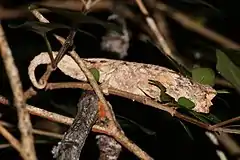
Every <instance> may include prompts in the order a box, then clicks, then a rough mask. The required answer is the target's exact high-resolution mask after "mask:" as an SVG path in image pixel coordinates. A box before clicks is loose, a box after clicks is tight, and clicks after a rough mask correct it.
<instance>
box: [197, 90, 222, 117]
mask: <svg viewBox="0 0 240 160" xmlns="http://www.w3.org/2000/svg"><path fill="white" fill-rule="evenodd" d="M216 95H217V92H216V90H214V89H213V88H211V87H207V89H206V91H205V94H204V95H203V96H202V100H201V101H198V102H197V103H195V105H196V106H195V107H194V108H193V110H194V111H196V112H200V113H209V111H210V107H211V106H212V105H213V103H212V99H213V98H214V97H215V96H216Z"/></svg>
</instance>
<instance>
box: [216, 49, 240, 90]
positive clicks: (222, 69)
mask: <svg viewBox="0 0 240 160" xmlns="http://www.w3.org/2000/svg"><path fill="white" fill-rule="evenodd" d="M216 56H217V66H216V69H217V70H218V72H219V73H220V74H221V75H222V76H223V77H224V78H225V79H226V80H228V81H229V82H230V83H232V84H233V86H234V87H235V88H236V89H238V90H239V88H240V68H239V67H237V66H236V65H235V64H234V63H233V62H232V61H231V60H230V59H229V58H228V56H227V55H226V54H225V53H223V52H222V51H220V50H217V52H216Z"/></svg>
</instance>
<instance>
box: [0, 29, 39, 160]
mask: <svg viewBox="0 0 240 160" xmlns="http://www.w3.org/2000/svg"><path fill="white" fill-rule="evenodd" d="M0 49H1V56H2V59H3V62H4V65H5V68H6V72H7V75H8V78H9V81H10V85H11V88H12V91H13V96H14V106H15V107H16V108H17V112H18V127H19V130H20V132H21V145H22V146H21V147H22V148H23V150H24V157H23V158H24V159H25V160H35V159H36V153H35V148H34V140H33V135H32V124H31V121H30V116H29V114H28V112H27V111H26V104H25V100H24V95H23V90H22V84H21V80H20V77H19V73H18V69H17V67H16V65H15V64H14V59H13V57H12V52H11V50H10V48H9V46H8V43H7V41H6V38H5V35H4V31H3V28H2V26H0Z"/></svg>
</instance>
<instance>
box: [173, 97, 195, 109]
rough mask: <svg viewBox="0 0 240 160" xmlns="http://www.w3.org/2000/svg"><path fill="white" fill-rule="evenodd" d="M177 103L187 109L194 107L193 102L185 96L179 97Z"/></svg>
mask: <svg viewBox="0 0 240 160" xmlns="http://www.w3.org/2000/svg"><path fill="white" fill-rule="evenodd" d="M177 103H178V105H180V106H182V107H185V108H187V109H193V108H194V107H195V104H194V103H193V102H192V101H191V100H189V99H187V98H185V97H180V98H179V99H178V102H177Z"/></svg>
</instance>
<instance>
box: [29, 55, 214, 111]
mask: <svg viewBox="0 0 240 160" xmlns="http://www.w3.org/2000/svg"><path fill="white" fill-rule="evenodd" d="M56 55H57V52H53V57H54V58H55V57H56ZM83 60H84V62H85V64H86V66H87V68H89V69H90V68H96V69H97V70H98V71H99V74H100V77H99V83H100V84H101V85H103V86H104V88H108V87H111V88H115V89H118V90H121V91H124V92H128V93H132V94H136V95H140V96H148V97H151V98H153V99H154V100H157V101H161V100H160V94H161V90H160V89H159V88H158V87H157V86H156V85H152V84H150V83H149V80H154V81H158V82H160V83H161V84H162V85H163V86H164V87H165V88H166V93H167V94H168V95H170V96H171V97H173V98H174V99H175V101H178V99H179V98H180V97H185V98H187V99H189V100H191V101H192V102H193V103H194V104H195V107H194V108H193V110H194V111H196V112H200V113H209V111H210V107H211V106H212V105H213V103H212V99H213V98H214V97H215V96H216V94H217V92H216V90H215V89H214V88H212V87H211V86H209V85H204V84H200V83H197V82H193V81H192V80H191V79H189V78H187V77H185V76H183V75H181V74H179V73H177V72H175V71H174V70H171V69H168V68H165V67H162V66H158V65H153V64H145V63H138V62H129V61H122V60H114V59H105V58H84V59H83ZM50 63H51V60H50V58H49V55H48V53H47V52H42V53H40V54H39V55H37V56H35V57H34V58H33V60H32V61H31V62H30V65H29V67H28V75H29V78H30V80H31V82H32V84H33V85H34V86H35V87H36V88H38V89H43V88H44V87H45V86H46V84H41V83H38V81H37V79H36V77H35V69H36V68H37V67H38V66H39V65H41V64H50ZM57 67H58V68H59V69H60V71H61V72H63V73H64V74H65V75H67V76H70V77H72V78H73V79H76V80H79V81H83V82H87V78H86V76H85V75H84V73H83V72H82V70H81V69H80V68H79V66H78V65H77V63H76V62H75V61H74V60H73V59H72V58H71V57H70V56H69V55H65V56H64V57H63V59H62V60H61V61H60V62H59V63H58V66H57Z"/></svg>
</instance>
